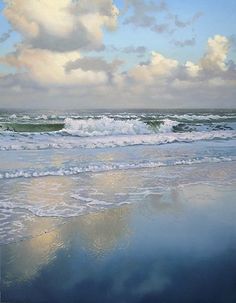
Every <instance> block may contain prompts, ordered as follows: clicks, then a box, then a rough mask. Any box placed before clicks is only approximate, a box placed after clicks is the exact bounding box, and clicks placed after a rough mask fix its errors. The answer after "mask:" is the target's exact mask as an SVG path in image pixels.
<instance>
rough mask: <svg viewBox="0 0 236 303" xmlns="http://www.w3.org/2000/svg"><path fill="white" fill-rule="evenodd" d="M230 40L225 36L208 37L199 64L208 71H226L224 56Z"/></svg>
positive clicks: (227, 50)
mask: <svg viewBox="0 0 236 303" xmlns="http://www.w3.org/2000/svg"><path fill="white" fill-rule="evenodd" d="M229 48H230V42H229V39H228V38H227V37H225V36H221V35H215V36H214V37H213V38H209V39H208V48H207V52H206V54H205V55H204V56H203V58H202V60H201V63H200V64H201V66H202V68H203V69H205V70H208V71H213V72H214V71H226V70H227V65H226V58H227V55H228V52H229Z"/></svg>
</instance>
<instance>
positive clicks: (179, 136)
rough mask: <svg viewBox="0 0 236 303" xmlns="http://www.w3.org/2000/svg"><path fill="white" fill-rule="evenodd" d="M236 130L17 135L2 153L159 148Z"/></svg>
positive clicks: (0, 144)
mask: <svg viewBox="0 0 236 303" xmlns="http://www.w3.org/2000/svg"><path fill="white" fill-rule="evenodd" d="M235 138H236V131H233V130H219V131H209V132H196V131H193V132H184V133H174V132H167V133H165V132H162V133H157V134H142V135H112V136H97V137H80V138H78V137H73V136H61V135H60V134H58V133H57V134H52V135H49V134H27V133H25V134H24V135H21V134H14V135H11V134H10V133H9V134H8V135H7V136H4V137H1V140H0V150H41V149H70V148H107V147H118V146H133V145H159V144H170V143H175V142H195V141H201V140H217V139H220V140H223V139H235Z"/></svg>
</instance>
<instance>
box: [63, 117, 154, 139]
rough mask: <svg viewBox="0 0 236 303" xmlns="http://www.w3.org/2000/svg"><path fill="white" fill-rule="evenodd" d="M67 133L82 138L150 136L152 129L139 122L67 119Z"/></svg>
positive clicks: (104, 118) (104, 119) (106, 119)
mask: <svg viewBox="0 0 236 303" xmlns="http://www.w3.org/2000/svg"><path fill="white" fill-rule="evenodd" d="M65 131H66V132H68V133H69V134H71V135H77V136H80V137H93V136H110V135H137V134H150V133H152V131H151V129H150V128H149V127H148V125H147V124H145V123H143V122H141V121H139V120H126V121H120V120H114V119H111V118H108V117H103V118H102V119H97V120H96V119H91V118H90V119H87V120H74V119H71V118H67V119H65Z"/></svg>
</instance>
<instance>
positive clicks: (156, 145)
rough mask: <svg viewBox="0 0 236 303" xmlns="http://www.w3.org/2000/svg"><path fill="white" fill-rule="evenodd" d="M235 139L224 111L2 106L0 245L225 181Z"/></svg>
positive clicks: (230, 116)
mask: <svg viewBox="0 0 236 303" xmlns="http://www.w3.org/2000/svg"><path fill="white" fill-rule="evenodd" d="M235 139H236V111H233V110H218V111H210V110H208V111H206V110H198V111H196V110H182V111H180V110H178V111H177V110H165V111H164V110H162V111H161V110H129V111H128V110H126V111H110V112H108V111H101V110H100V111H78V110H77V111H73V112H72V111H71V112H52V111H51V112H50V111H27V112H23V111H17V110H15V111H10V112H9V111H3V110H2V111H1V112H0V244H6V243H10V242H15V241H18V240H20V239H23V238H25V237H31V236H34V235H36V234H40V233H42V232H44V231H46V230H50V229H51V228H53V227H54V226H55V225H57V224H62V223H64V222H65V220H66V219H67V218H71V217H77V216H80V215H83V214H87V213H92V212H101V211H104V210H106V209H108V208H116V207H120V206H121V205H124V204H132V203H139V202H140V201H142V202H143V201H145V200H148V198H149V197H151V196H152V197H153V195H155V194H160V193H162V192H163V191H166V190H168V189H169V188H173V187H176V186H185V185H187V184H189V183H191V184H192V183H198V182H204V183H207V184H209V183H217V184H219V185H224V184H232V183H234V182H235V180H236V174H235V163H236V162H235V160H236V140H235ZM44 219H47V224H41V225H39V224H38V221H39V220H41V221H42V220H44ZM36 226H37V228H36ZM39 226H40V227H39Z"/></svg>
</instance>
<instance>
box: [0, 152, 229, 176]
mask: <svg viewBox="0 0 236 303" xmlns="http://www.w3.org/2000/svg"><path fill="white" fill-rule="evenodd" d="M231 161H235V159H234V158H232V157H222V156H221V157H199V158H192V159H179V160H174V161H167V162H154V161H150V162H148V161H144V162H135V163H113V164H103V163H102V164H99V163H97V164H90V165H87V166H81V167H78V166H71V167H66V168H62V167H61V168H59V169H58V168H51V169H47V170H35V169H29V170H15V171H7V172H2V173H0V179H15V178H37V177H48V176H71V175H78V174H80V173H86V172H105V171H113V170H128V169H139V168H140V169H141V168H156V167H165V166H177V165H193V164H202V163H219V162H231Z"/></svg>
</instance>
